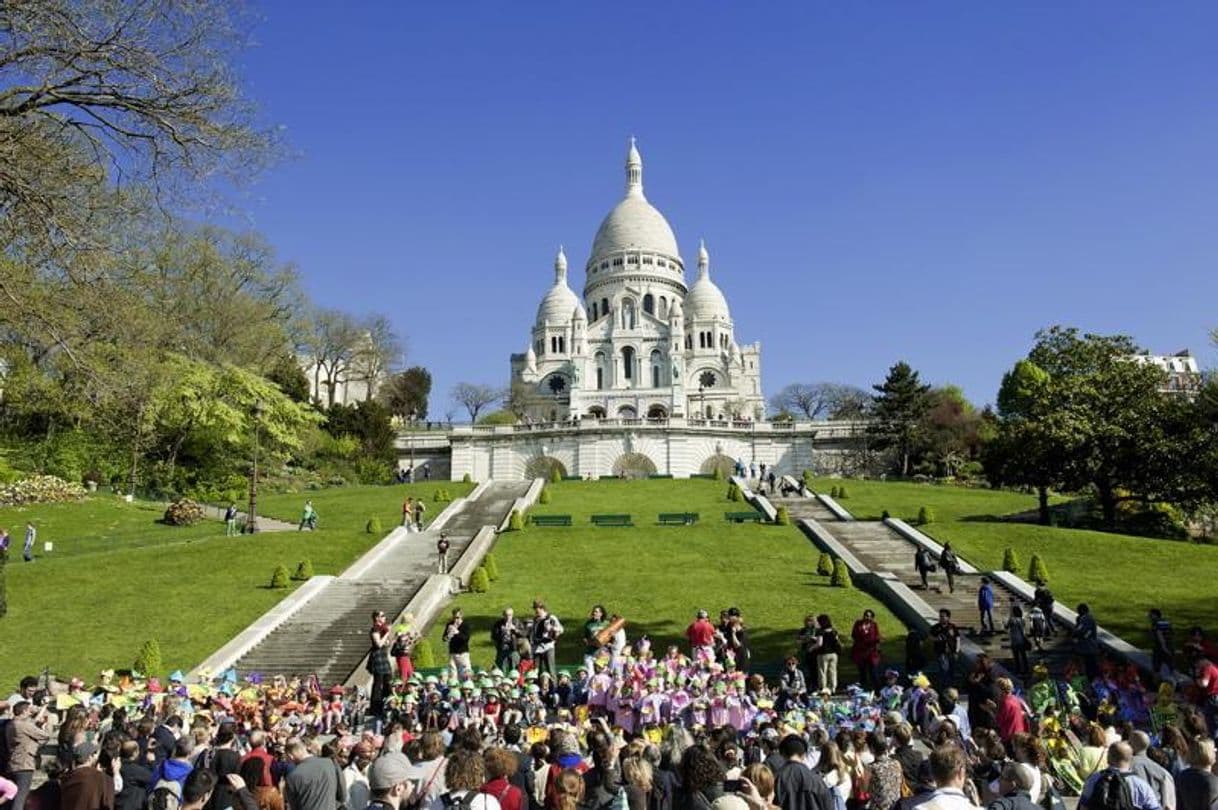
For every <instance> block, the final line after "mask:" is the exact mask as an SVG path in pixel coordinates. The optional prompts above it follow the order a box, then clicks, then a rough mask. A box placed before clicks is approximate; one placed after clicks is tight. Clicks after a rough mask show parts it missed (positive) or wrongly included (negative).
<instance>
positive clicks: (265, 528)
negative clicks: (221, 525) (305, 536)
mask: <svg viewBox="0 0 1218 810" xmlns="http://www.w3.org/2000/svg"><path fill="white" fill-rule="evenodd" d="M200 505H201V506H202V507H203V514H204V515H206V516H207V517H209V518H212V519H214V520H220V521H223V520H224V513H225V512H226V511H227V509H226V508H224V507H220V506H212V505H211V504H207V503H205V504H200ZM245 518H246V514H245V512H238V513H237V527H238V528H240V527H242V526H244V525H245ZM298 528H300V524H299V523H285V522H283V521H282V520H275V518H269V517H266V516H264V515H259V516H258V531H260V532H294V531H296V530H297V529H298Z"/></svg>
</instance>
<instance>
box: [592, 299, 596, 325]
mask: <svg viewBox="0 0 1218 810" xmlns="http://www.w3.org/2000/svg"><path fill="white" fill-rule="evenodd" d="M592 320H594V321H595V320H596V302H595V301H593V302H592Z"/></svg>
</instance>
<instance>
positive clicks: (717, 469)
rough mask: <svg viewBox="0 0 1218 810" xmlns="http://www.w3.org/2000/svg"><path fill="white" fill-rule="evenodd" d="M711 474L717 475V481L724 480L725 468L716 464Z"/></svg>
mask: <svg viewBox="0 0 1218 810" xmlns="http://www.w3.org/2000/svg"><path fill="white" fill-rule="evenodd" d="M711 475H713V476H715V480H716V481H722V480H723V468H722V467H720V466H719V465H718V464H716V465H714V467H713V468H712V469H711Z"/></svg>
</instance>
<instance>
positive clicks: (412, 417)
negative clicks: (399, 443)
mask: <svg viewBox="0 0 1218 810" xmlns="http://www.w3.org/2000/svg"><path fill="white" fill-rule="evenodd" d="M418 418H419V412H418V411H411V412H410V430H409V431H408V432H407V434H406V435H407V436H408V437H409V440H410V474H411V477H412V478H413V477H414V425H415V420H416V419H418Z"/></svg>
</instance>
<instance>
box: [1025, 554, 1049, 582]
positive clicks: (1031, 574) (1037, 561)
mask: <svg viewBox="0 0 1218 810" xmlns="http://www.w3.org/2000/svg"><path fill="white" fill-rule="evenodd" d="M1028 581H1029V582H1048V581H1049V567H1048V566H1047V565H1045V561H1044V560H1042V559H1041V558H1040V555H1039V554H1033V555H1032V559H1031V560H1029V561H1028Z"/></svg>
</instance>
